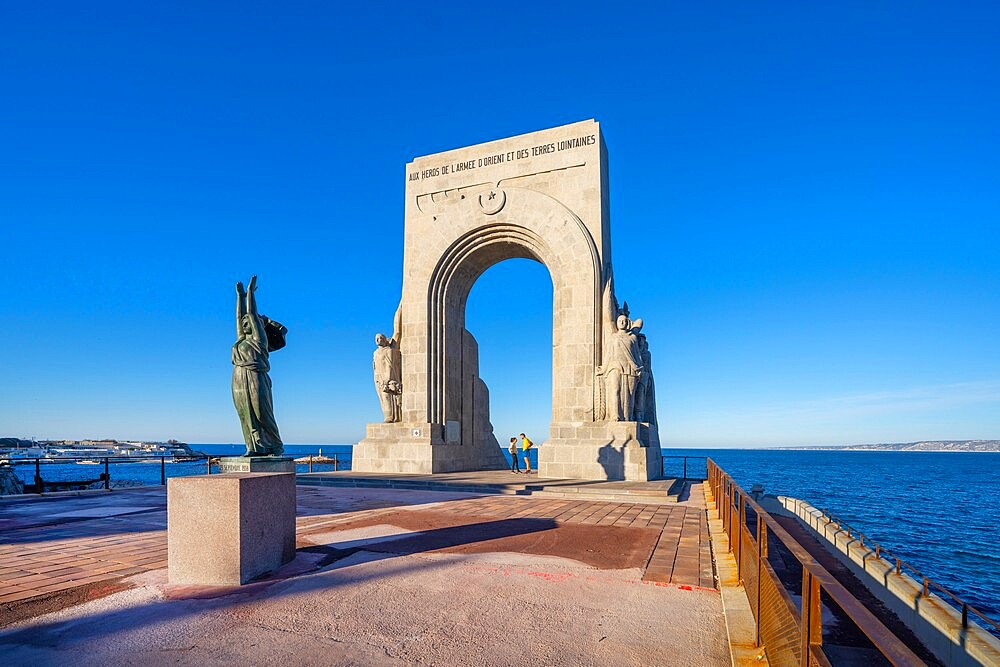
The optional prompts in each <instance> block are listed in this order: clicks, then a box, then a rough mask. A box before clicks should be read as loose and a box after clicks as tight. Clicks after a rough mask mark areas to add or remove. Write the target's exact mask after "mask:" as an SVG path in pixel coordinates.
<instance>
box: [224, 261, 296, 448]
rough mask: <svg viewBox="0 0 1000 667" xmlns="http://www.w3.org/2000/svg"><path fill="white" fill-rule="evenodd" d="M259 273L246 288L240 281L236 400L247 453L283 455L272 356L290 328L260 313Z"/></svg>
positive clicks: (237, 295) (237, 293)
mask: <svg viewBox="0 0 1000 667" xmlns="http://www.w3.org/2000/svg"><path fill="white" fill-rule="evenodd" d="M256 292H257V276H254V277H253V278H251V279H250V284H249V285H248V286H247V289H246V290H245V291H244V289H243V283H242V282H238V283H236V342H235V343H233V352H232V359H233V404H234V405H235V406H236V414H238V415H239V417H240V426H242V427H243V441H244V442H245V443H246V446H247V451H246V453H245V454H244V456H280V455H281V454H282V453H284V451H285V447H284V445H283V444H282V442H281V435H279V434H278V424H277V422H276V421H275V420H274V402H273V400H272V398H271V378H270V377H269V376H268V371H270V370H271V363H270V361H269V359H268V356H269V354H270V353H271V352H273V351H274V350H278V349H281V348H282V347H284V345H285V333H287V331H288V330H287V329H286V328H285V327H284V326H282V325H281V324H278V323H277V322H275V321H273V320H270V319H268V318H267V317H265V316H263V315H259V314H258V313H257V297H256Z"/></svg>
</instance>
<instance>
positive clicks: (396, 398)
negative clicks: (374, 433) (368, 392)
mask: <svg viewBox="0 0 1000 667" xmlns="http://www.w3.org/2000/svg"><path fill="white" fill-rule="evenodd" d="M401 320H402V306H400V307H399V308H397V309H396V316H395V317H394V318H393V333H392V338H386V337H385V334H381V333H379V334H376V335H375V344H376V345H377V346H378V347H376V348H375V353H374V354H373V355H372V369H373V371H374V374H375V391H376V392H377V393H378V400H379V403H380V404H381V405H382V414H383V415H384V416H385V423H387V424H390V423H394V422H399V421H402V420H403V357H402V355H401V354H400V352H399V340H400V337H401V336H402V331H401Z"/></svg>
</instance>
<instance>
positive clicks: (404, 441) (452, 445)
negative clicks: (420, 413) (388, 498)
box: [351, 423, 509, 475]
mask: <svg viewBox="0 0 1000 667" xmlns="http://www.w3.org/2000/svg"><path fill="white" fill-rule="evenodd" d="M351 456H352V459H351V470H353V471H356V472H382V473H390V474H398V473H409V474H422V475H429V474H432V473H438V472H460V471H467V470H503V469H504V468H507V467H508V465H509V464H508V463H507V460H506V459H505V458H504V456H503V452H502V451H501V449H500V445H499V443H497V441H496V438H493V437H492V434H491V437H489V438H486V437H482V436H481V435H480V436H478V437H476V438H475V439H474V440H473V441H472V442H462V441H461V440H459V441H458V442H447V441H446V440H445V427H444V426H443V425H441V424H428V423H407V424H368V427H367V429H366V430H365V439H364V440H362V441H361V442H359V443H358V444H356V445H354V450H353V452H352V454H351Z"/></svg>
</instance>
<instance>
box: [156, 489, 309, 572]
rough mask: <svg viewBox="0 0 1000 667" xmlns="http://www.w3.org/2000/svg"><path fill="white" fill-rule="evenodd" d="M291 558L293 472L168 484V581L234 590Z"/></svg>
mask: <svg viewBox="0 0 1000 667" xmlns="http://www.w3.org/2000/svg"><path fill="white" fill-rule="evenodd" d="M294 557H295V474H294V473H260V472H257V473H226V474H220V475H205V476H199V477H175V478H173V479H170V480H169V481H168V483H167V572H168V577H169V580H170V583H172V584H200V585H206V586H227V585H228V586H236V585H240V584H245V583H247V582H248V581H251V580H252V579H255V578H257V577H259V576H261V575H263V574H266V573H268V572H271V571H274V570H276V569H278V568H279V567H281V566H282V565H283V564H285V563H287V562H289V561H291V560H292V558H294Z"/></svg>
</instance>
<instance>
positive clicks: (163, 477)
mask: <svg viewBox="0 0 1000 667" xmlns="http://www.w3.org/2000/svg"><path fill="white" fill-rule="evenodd" d="M160 484H162V485H163V486H166V485H167V457H165V456H161V457H160Z"/></svg>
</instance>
